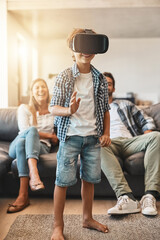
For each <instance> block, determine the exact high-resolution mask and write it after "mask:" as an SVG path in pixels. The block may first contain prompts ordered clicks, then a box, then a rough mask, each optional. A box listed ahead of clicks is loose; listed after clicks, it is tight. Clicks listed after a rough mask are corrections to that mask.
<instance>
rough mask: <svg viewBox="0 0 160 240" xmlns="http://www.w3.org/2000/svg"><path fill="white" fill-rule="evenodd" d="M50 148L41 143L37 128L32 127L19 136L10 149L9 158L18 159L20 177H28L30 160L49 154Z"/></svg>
mask: <svg viewBox="0 0 160 240" xmlns="http://www.w3.org/2000/svg"><path fill="white" fill-rule="evenodd" d="M49 151H50V148H49V147H48V146H47V145H46V144H43V143H41V142H40V139H39V134H38V131H37V129H36V128H35V127H30V128H28V129H27V130H25V131H24V132H22V133H21V134H19V135H18V136H17V137H16V138H15V139H14V140H13V142H12V143H11V145H10V147H9V156H10V157H11V158H13V159H15V158H17V168H18V174H19V177H28V176H29V168H28V159H29V158H34V159H37V160H38V159H39V155H40V154H46V153H49Z"/></svg>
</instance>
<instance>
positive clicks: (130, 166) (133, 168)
mask: <svg viewBox="0 0 160 240" xmlns="http://www.w3.org/2000/svg"><path fill="white" fill-rule="evenodd" d="M124 169H125V171H126V172H127V173H129V174H130V175H144V152H139V153H134V154H132V155H131V156H129V157H128V158H126V159H125V161H124Z"/></svg>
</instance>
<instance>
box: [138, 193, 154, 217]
mask: <svg viewBox="0 0 160 240" xmlns="http://www.w3.org/2000/svg"><path fill="white" fill-rule="evenodd" d="M140 204H141V208H142V214H144V215H151V216H155V215H157V208H156V199H155V198H154V197H153V195H151V194H146V195H144V196H143V197H142V199H141V201H140Z"/></svg>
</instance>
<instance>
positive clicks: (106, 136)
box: [99, 111, 111, 147]
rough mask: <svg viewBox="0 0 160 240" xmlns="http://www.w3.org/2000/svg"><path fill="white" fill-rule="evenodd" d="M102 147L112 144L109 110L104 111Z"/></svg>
mask: <svg viewBox="0 0 160 240" xmlns="http://www.w3.org/2000/svg"><path fill="white" fill-rule="evenodd" d="M99 140H100V144H101V147H107V146H109V145H110V144H111V139H110V114H109V111H106V112H105V113H104V121H103V135H102V136H101V137H100V139H99Z"/></svg>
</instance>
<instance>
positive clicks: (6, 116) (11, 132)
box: [0, 108, 18, 141]
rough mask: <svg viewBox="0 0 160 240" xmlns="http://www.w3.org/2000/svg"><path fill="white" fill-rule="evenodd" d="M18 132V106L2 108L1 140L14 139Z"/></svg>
mask: <svg viewBox="0 0 160 240" xmlns="http://www.w3.org/2000/svg"><path fill="white" fill-rule="evenodd" d="M17 134H18V124H17V108H1V109H0V140H2V141H12V140H13V139H14V138H15V137H16V136H17Z"/></svg>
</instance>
